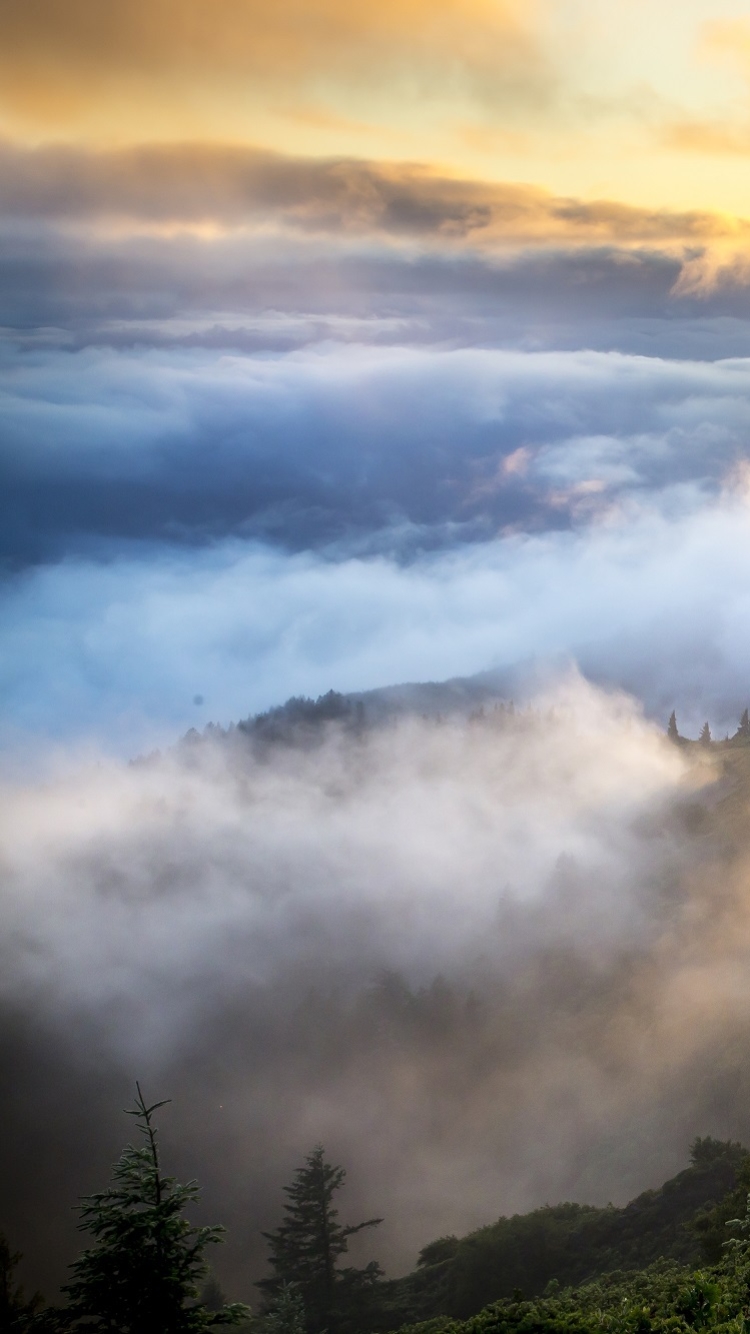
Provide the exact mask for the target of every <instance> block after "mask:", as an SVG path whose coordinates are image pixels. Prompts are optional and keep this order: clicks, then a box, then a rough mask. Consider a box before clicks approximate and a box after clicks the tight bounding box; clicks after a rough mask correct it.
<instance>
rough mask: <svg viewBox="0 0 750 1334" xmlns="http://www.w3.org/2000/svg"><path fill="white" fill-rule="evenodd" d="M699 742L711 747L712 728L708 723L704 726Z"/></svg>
mask: <svg viewBox="0 0 750 1334" xmlns="http://www.w3.org/2000/svg"><path fill="white" fill-rule="evenodd" d="M698 740H699V741H700V743H701V745H702V746H710V745H711V728H710V727H709V725H708V723H704V724H703V726H702V728H701V734H700V737H699V738H698Z"/></svg>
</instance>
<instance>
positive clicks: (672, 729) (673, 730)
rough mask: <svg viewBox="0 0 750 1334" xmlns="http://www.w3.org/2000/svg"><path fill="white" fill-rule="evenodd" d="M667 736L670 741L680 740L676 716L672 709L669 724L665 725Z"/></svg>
mask: <svg viewBox="0 0 750 1334" xmlns="http://www.w3.org/2000/svg"><path fill="white" fill-rule="evenodd" d="M667 736H668V737H669V739H670V741H679V739H680V734H679V732H678V731H677V715H676V713H675V711H674V709H673V710H672V712H671V713H670V715H669V722H668V723H667Z"/></svg>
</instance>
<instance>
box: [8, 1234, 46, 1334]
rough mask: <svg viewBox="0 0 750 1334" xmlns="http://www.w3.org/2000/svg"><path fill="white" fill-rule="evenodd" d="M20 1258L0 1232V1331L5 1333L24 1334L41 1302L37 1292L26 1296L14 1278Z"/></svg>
mask: <svg viewBox="0 0 750 1334" xmlns="http://www.w3.org/2000/svg"><path fill="white" fill-rule="evenodd" d="M20 1259H21V1255H20V1252H18V1251H11V1249H10V1246H9V1245H8V1242H7V1240H6V1238H5V1237H4V1236H3V1234H2V1233H1V1232H0V1331H2V1334H6V1330H7V1331H11V1330H12V1331H13V1334H25V1331H26V1330H28V1329H31V1322H32V1317H33V1315H34V1312H35V1311H37V1310H38V1308H39V1307H40V1306H41V1304H42V1299H41V1297H40V1295H39V1293H35V1294H34V1296H33V1297H28V1298H27V1297H26V1295H25V1293H24V1290H23V1288H22V1287H21V1285H20V1283H18V1281H17V1279H16V1274H15V1269H16V1266H17V1264H18V1262H19V1260H20Z"/></svg>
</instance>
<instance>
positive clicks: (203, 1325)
mask: <svg viewBox="0 0 750 1334" xmlns="http://www.w3.org/2000/svg"><path fill="white" fill-rule="evenodd" d="M136 1089H137V1095H138V1096H137V1098H136V1100H135V1109H134V1110H131V1111H129V1112H128V1113H127V1115H129V1116H134V1117H135V1119H136V1121H137V1123H138V1129H139V1131H140V1133H141V1135H142V1136H143V1139H144V1141H145V1142H144V1143H143V1144H142V1145H141V1146H140V1147H139V1148H134V1147H133V1146H132V1145H128V1146H127V1148H126V1149H125V1150H124V1152H123V1154H122V1156H121V1158H120V1160H119V1162H118V1163H117V1164H116V1165H115V1168H114V1171H113V1182H112V1185H111V1186H110V1187H109V1188H108V1189H107V1190H105V1191H101V1192H100V1193H98V1194H96V1195H89V1196H87V1197H85V1198H84V1200H83V1203H82V1204H81V1205H80V1213H81V1222H80V1224H79V1227H80V1228H81V1230H83V1231H87V1232H90V1233H91V1234H92V1236H93V1237H94V1245H93V1246H92V1247H91V1248H90V1249H89V1250H86V1251H84V1252H83V1254H82V1255H81V1256H80V1257H79V1258H78V1260H76V1261H75V1263H74V1264H73V1265H72V1266H71V1268H72V1270H73V1280H72V1281H71V1282H70V1283H68V1284H66V1285H65V1286H64V1287H63V1292H64V1293H65V1295H66V1296H67V1298H68V1306H67V1307H66V1308H65V1309H64V1310H61V1311H57V1312H55V1313H54V1314H53V1316H52V1317H51V1318H49V1319H48V1320H47V1322H46V1323H47V1327H48V1328H49V1327H51V1328H54V1329H60V1330H63V1329H65V1330H68V1329H80V1330H84V1329H85V1330H86V1331H91V1334H105V1331H106V1334H196V1332H197V1331H203V1330H208V1329H213V1328H215V1327H216V1326H218V1325H233V1324H237V1323H238V1322H239V1321H240V1320H243V1319H245V1318H246V1317H247V1316H248V1315H249V1311H248V1309H247V1308H246V1307H244V1306H240V1305H239V1304H235V1305H233V1306H225V1307H223V1309H222V1310H220V1311H217V1312H216V1313H211V1312H209V1311H207V1310H206V1308H205V1306H203V1305H201V1304H200V1303H199V1302H198V1289H199V1284H200V1282H201V1280H202V1279H203V1277H204V1275H205V1273H206V1262H205V1259H204V1252H205V1250H206V1247H207V1246H210V1245H212V1244H215V1243H216V1242H218V1241H220V1240H221V1236H222V1233H223V1228H220V1227H200V1228H199V1227H193V1226H191V1224H190V1223H188V1221H187V1219H186V1218H185V1217H184V1216H183V1214H184V1210H185V1208H186V1207H187V1206H188V1205H190V1204H192V1203H194V1201H195V1200H196V1199H197V1198H198V1193H199V1192H198V1187H197V1185H196V1183H195V1182H194V1181H189V1182H188V1183H187V1184H186V1185H180V1184H179V1183H178V1182H177V1181H175V1179H174V1177H167V1176H164V1175H163V1174H162V1170H161V1164H160V1162H159V1152H158V1147H157V1132H156V1128H155V1126H154V1124H153V1120H152V1117H153V1113H154V1112H156V1111H157V1110H158V1109H159V1108H160V1107H164V1106H165V1105H166V1103H165V1102H156V1103H153V1104H152V1105H151V1106H150V1107H149V1106H147V1105H146V1103H145V1101H144V1099H143V1095H142V1093H141V1089H140V1085H138V1084H136Z"/></svg>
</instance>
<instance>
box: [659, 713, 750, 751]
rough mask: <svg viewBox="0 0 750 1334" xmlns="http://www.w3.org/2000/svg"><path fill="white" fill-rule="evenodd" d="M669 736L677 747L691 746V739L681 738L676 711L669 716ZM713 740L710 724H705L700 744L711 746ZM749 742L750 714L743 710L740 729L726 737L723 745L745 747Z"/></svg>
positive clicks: (699, 738)
mask: <svg viewBox="0 0 750 1334" xmlns="http://www.w3.org/2000/svg"><path fill="white" fill-rule="evenodd" d="M667 736H668V737H669V739H670V741H673V742H674V743H675V745H677V746H685V745H689V744H691V743H690V738H689V737H686V736H681V734H680V732H679V730H678V727H677V714H676V712H675V710H674V709H673V710H672V712H671V713H670V715H669V722H668V723H667ZM713 740H714V738H713V737H712V736H711V728H710V727H709V725H708V723H707V722H705V723H704V724H703V726H702V728H701V731H700V735H699V737H698V744H699V745H701V746H710V745H711V744H712V742H713ZM748 742H750V713H749V712H748V710H747V709H743V711H742V716H741V718H740V724H739V727H738V728H737V731H736V732H735V733H734V735H733V736H726V737H725V738H724V742H723V744H724V745H728V746H736V745H745V744H747V743H748Z"/></svg>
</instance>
